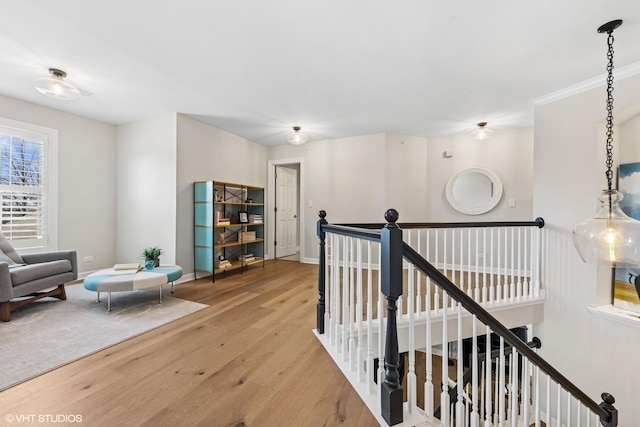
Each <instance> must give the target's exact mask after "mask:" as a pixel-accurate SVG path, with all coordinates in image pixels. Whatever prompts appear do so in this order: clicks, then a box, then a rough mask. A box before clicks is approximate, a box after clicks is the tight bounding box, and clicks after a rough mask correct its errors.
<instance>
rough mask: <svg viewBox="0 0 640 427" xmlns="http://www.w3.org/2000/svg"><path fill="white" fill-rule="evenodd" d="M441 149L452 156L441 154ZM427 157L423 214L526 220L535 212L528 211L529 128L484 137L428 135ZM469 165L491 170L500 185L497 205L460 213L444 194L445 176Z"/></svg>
mask: <svg viewBox="0 0 640 427" xmlns="http://www.w3.org/2000/svg"><path fill="white" fill-rule="evenodd" d="M444 151H450V152H451V153H452V154H453V156H452V157H450V158H443V152H444ZM427 157H428V159H429V163H428V168H427V189H428V215H427V217H428V218H429V219H430V220H431V221H465V222H470V221H529V220H532V219H534V218H535V217H536V216H539V215H538V213H537V212H535V211H532V186H533V183H532V177H533V129H512V130H500V131H496V132H494V133H492V134H491V137H490V139H487V140H484V141H478V140H475V139H473V138H472V137H471V135H469V134H461V135H452V136H444V137H431V138H429V144H428V155H427ZM472 166H482V167H485V168H487V169H490V170H492V171H493V172H494V173H496V174H497V175H498V177H500V180H501V181H502V185H503V187H504V192H503V195H502V199H501V201H500V202H499V203H498V205H497V206H496V207H495V208H494V209H493V210H491V211H489V212H487V213H485V214H482V215H465V214H462V213H460V212H458V211H456V210H455V209H453V208H452V207H451V206H450V205H449V203H448V202H447V200H446V198H445V191H444V189H445V185H446V183H447V180H448V179H449V178H451V177H452V176H454V175H456V174H457V173H458V172H460V171H462V170H464V169H467V168H469V167H472ZM510 198H512V199H515V202H516V205H515V207H509V206H508V204H507V200H508V199H510Z"/></svg>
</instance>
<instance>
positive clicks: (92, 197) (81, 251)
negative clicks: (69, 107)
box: [0, 95, 116, 272]
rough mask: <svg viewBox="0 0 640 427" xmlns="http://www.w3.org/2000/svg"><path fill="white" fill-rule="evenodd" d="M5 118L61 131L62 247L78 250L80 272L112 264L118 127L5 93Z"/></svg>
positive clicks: (0, 110)
mask: <svg viewBox="0 0 640 427" xmlns="http://www.w3.org/2000/svg"><path fill="white" fill-rule="evenodd" d="M61 102H62V101H61ZM70 102H80V103H81V102H82V99H79V100H76V101H70ZM0 116H2V117H6V118H9V119H13V120H19V121H22V122H27V123H33V124H37V125H41V126H46V127H49V128H53V129H58V131H59V133H58V146H59V151H58V159H59V167H58V171H59V172H58V174H59V177H58V185H59V191H58V247H59V249H73V250H76V251H77V252H78V269H79V271H80V272H86V271H92V270H96V269H98V268H100V267H104V266H109V265H113V262H114V257H115V244H116V236H115V232H114V230H115V228H116V219H115V209H114V206H115V203H116V182H115V177H114V171H115V168H116V144H115V140H116V127H115V126H113V125H110V124H107V123H103V122H99V121H96V120H91V119H87V118H84V117H79V116H76V115H73V114H68V113H63V112H61V111H58V110H54V109H51V108H47V107H43V106H40V105H36V104H31V103H29V102H24V101H19V100H17V99H14V98H9V97H6V96H1V95H0ZM86 256H92V257H93V262H84V261H83V259H84V257H86Z"/></svg>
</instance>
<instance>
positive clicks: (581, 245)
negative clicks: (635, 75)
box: [573, 19, 640, 267]
mask: <svg viewBox="0 0 640 427" xmlns="http://www.w3.org/2000/svg"><path fill="white" fill-rule="evenodd" d="M620 25H622V20H620V19H617V20H615V21H611V22H608V23H606V24H604V25H602V26H601V27H600V28H598V32H599V33H607V35H608V37H607V46H608V50H607V58H608V60H609V62H608V64H607V124H606V128H607V147H606V148H607V159H606V166H607V171H606V177H607V189H606V190H602V192H601V193H600V196H599V197H598V200H599V201H600V204H601V209H600V211H599V212H598V213H597V214H596V216H594V217H593V218H589V219H586V220H584V221H582V222H581V223H579V224H578V225H576V227H575V228H574V230H573V244H574V246H575V247H576V250H577V251H578V253H579V254H580V257H581V258H582V260H583V261H584V262H586V263H589V264H604V265H607V266H611V267H636V266H639V265H640V221H636V220H635V219H633V218H630V217H628V216H627V215H625V213H624V212H623V211H622V209H621V208H620V206H619V205H618V203H619V202H620V201H621V200H622V197H623V196H622V193H620V192H619V191H618V190H616V189H614V188H612V180H613V171H612V170H611V168H612V166H613V154H612V151H613V96H612V92H613V30H615V29H616V28H618V27H619V26H620Z"/></svg>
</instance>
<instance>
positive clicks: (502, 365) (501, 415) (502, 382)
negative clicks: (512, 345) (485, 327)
mask: <svg viewBox="0 0 640 427" xmlns="http://www.w3.org/2000/svg"><path fill="white" fill-rule="evenodd" d="M498 359H499V360H500V362H499V373H500V374H499V375H500V376H499V387H498V389H499V391H498V402H497V403H498V425H499V426H502V425H504V421H505V417H506V408H505V406H506V405H505V397H506V396H505V387H506V378H505V374H506V373H505V369H506V360H505V355H504V338H502V337H500V355H499V357H498Z"/></svg>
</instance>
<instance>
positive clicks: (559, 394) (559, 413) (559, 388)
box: [556, 384, 562, 427]
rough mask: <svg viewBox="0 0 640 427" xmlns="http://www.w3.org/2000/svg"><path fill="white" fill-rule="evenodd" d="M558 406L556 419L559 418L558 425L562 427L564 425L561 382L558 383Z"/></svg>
mask: <svg viewBox="0 0 640 427" xmlns="http://www.w3.org/2000/svg"><path fill="white" fill-rule="evenodd" d="M556 408H557V412H556V419H557V420H558V427H560V425H562V388H561V387H560V384H558V391H557V402H556Z"/></svg>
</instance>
